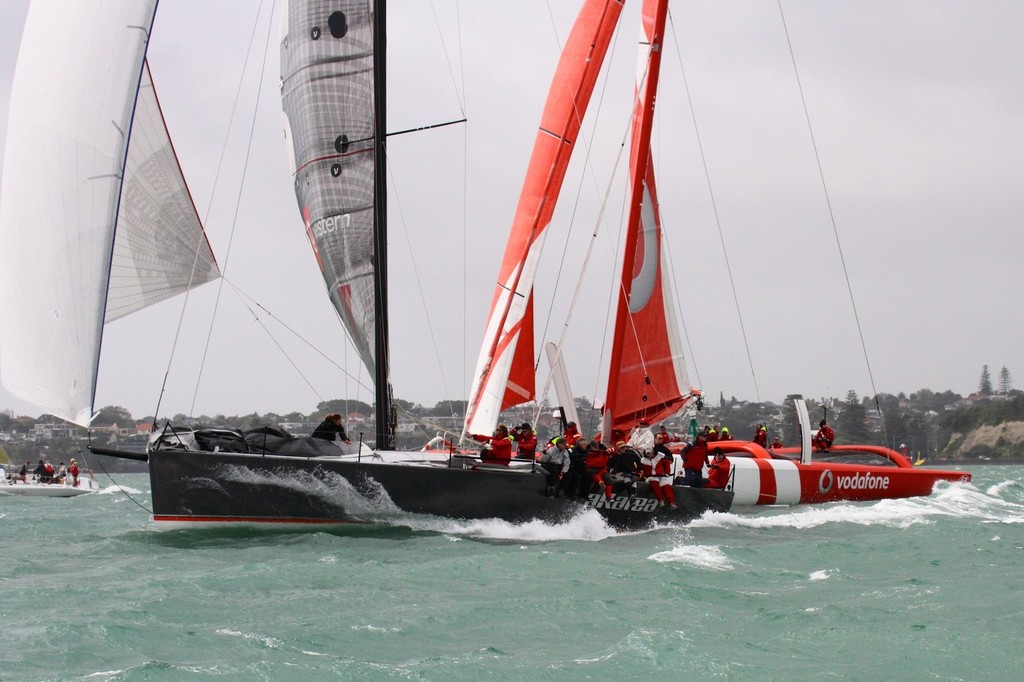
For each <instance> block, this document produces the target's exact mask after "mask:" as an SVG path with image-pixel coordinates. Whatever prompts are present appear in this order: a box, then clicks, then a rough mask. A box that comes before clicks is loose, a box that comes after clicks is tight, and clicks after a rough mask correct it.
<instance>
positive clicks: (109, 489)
mask: <svg viewBox="0 0 1024 682" xmlns="http://www.w3.org/2000/svg"><path fill="white" fill-rule="evenodd" d="M95 494H96V495H121V494H127V495H141V494H142V491H141V490H139V489H137V488H130V487H128V486H126V485H121V484H119V483H115V484H114V485H108V486H104V487H102V488H100V489H99V490H97V491H96V493H95Z"/></svg>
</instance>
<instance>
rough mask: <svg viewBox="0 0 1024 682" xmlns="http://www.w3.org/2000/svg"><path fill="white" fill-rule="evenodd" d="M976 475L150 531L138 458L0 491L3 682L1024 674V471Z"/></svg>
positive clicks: (995, 469)
mask: <svg viewBox="0 0 1024 682" xmlns="http://www.w3.org/2000/svg"><path fill="white" fill-rule="evenodd" d="M970 471H971V473H972V474H973V475H974V483H973V484H970V485H959V484H958V485H942V486H941V487H939V488H938V489H937V490H936V491H935V492H934V493H933V494H932V496H931V497H928V498H917V499H909V500H893V501H883V502H875V503H858V504H845V503H840V504H831V505H820V506H805V507H793V508H767V509H762V510H758V511H756V512H751V513H743V514H720V515H709V516H707V517H705V518H702V519H699V520H697V521H695V522H693V523H691V524H688V525H686V526H679V527H665V528H658V529H654V530H650V531H647V532H642V533H626V534H620V533H616V532H614V531H612V530H610V529H609V528H607V527H606V526H605V525H604V523H603V522H602V521H601V519H600V518H599V517H598V516H597V515H596V514H595V513H593V512H588V513H585V514H583V515H582V516H580V517H578V518H576V519H574V520H572V521H571V522H569V523H566V524H564V525H557V526H552V525H546V524H539V523H538V524H526V525H511V524H507V523H503V522H497V521H484V522H472V523H461V522H455V521H450V520H445V519H436V518H429V517H413V516H410V517H406V518H404V519H403V522H404V523H406V524H407V525H405V526H403V527H368V528H345V529H342V530H336V531H322V530H321V531H301V532H296V531H291V532H287V531H285V532H282V531H280V530H231V531H228V530H219V531H197V530H188V531H163V530H156V529H154V527H153V526H152V524H151V523H150V521H149V517H148V513H147V512H146V511H145V509H144V508H143V507H145V506H148V504H149V484H148V478H147V477H146V476H145V475H121V476H119V477H117V480H118V482H119V483H120V484H121V485H122V486H124V489H123V491H122V490H120V489H117V488H114V487H112V486H111V483H110V481H108V480H101V483H103V484H104V485H107V486H110V487H108V488H107V489H106V490H104V491H103V492H102V493H99V494H95V495H89V496H84V497H79V498H74V499H28V498H19V497H6V496H0V679H2V680H96V681H100V680H207V679H209V680H322V679H354V680H478V679H487V680H539V679H550V680H585V679H594V680H631V679H648V680H651V679H653V680H821V679H837V680H870V681H872V682H875V681H877V680H1019V679H1022V675H1024V648H1022V635H1024V467H1017V466H981V467H973V468H971V470H970ZM140 505H141V506H140Z"/></svg>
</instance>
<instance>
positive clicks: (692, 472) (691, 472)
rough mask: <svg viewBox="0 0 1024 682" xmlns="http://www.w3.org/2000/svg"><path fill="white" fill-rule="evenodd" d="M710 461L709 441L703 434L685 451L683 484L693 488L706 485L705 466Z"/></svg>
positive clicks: (699, 434) (698, 435)
mask: <svg viewBox="0 0 1024 682" xmlns="http://www.w3.org/2000/svg"><path fill="white" fill-rule="evenodd" d="M707 459H708V440H707V436H705V435H704V434H703V433H698V434H697V440H695V441H693V443H692V444H690V445H688V446H687V447H686V449H685V450H683V483H684V484H685V485H688V486H691V487H693V488H700V487H701V486H703V485H704V473H703V472H704V464H705V463H707Z"/></svg>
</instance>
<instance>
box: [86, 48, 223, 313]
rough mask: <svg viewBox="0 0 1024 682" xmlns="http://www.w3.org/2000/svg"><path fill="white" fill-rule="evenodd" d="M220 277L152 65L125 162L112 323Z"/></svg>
mask: <svg viewBox="0 0 1024 682" xmlns="http://www.w3.org/2000/svg"><path fill="white" fill-rule="evenodd" d="M219 276H220V268H219V267H218V266H217V261H216V260H215V259H214V257H213V251H212V250H211V249H210V244H209V242H208V241H207V239H206V233H205V232H204V231H203V226H202V223H201V222H200V220H199V215H198V214H197V212H196V208H195V205H194V204H193V203H192V196H191V194H189V191H188V186H187V185H186V184H185V177H184V175H182V172H181V167H180V166H179V165H178V158H177V156H175V154H174V147H172V146H171V139H170V136H169V135H168V134H167V127H166V126H165V125H164V118H163V114H162V112H161V110H160V103H159V101H158V100H157V96H156V90H155V89H154V87H153V79H152V78H151V77H150V74H149V65H148V64H146V66H145V68H144V69H143V72H142V80H141V82H140V83H139V95H138V99H137V101H136V104H135V116H134V120H133V123H132V134H131V142H130V143H129V145H128V158H127V160H126V161H125V169H124V185H123V187H122V190H121V205H120V210H119V211H118V214H117V234H116V236H115V237H114V257H113V261H112V262H111V264H110V284H109V287H108V294H107V311H106V321H107V322H110V321H111V320H116V319H118V318H120V317H124V316H125V315H128V314H129V313H132V312H135V311H136V310H139V309H141V308H144V307H146V306H148V305H151V304H153V303H157V302H158V301H162V300H164V299H166V298H170V297H171V296H174V295H176V294H179V293H182V292H184V291H186V290H187V289H189V288H194V287H197V286H199V285H200V284H205V283H207V282H210V281H213V280H215V279H217V277H219Z"/></svg>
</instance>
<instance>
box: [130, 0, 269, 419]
mask: <svg viewBox="0 0 1024 682" xmlns="http://www.w3.org/2000/svg"><path fill="white" fill-rule="evenodd" d="M263 4H264V3H263V2H262V0H261V2H260V4H259V7H258V8H257V10H256V17H255V19H253V25H252V30H251V31H250V33H249V45H248V46H247V47H246V50H245V59H243V60H242V72H241V74H240V75H239V78H238V87H237V88H235V101H234V103H232V105H231V114H230V115H229V117H228V128H227V131H225V133H224V142H223V144H222V145H221V151H220V159H219V160H218V161H217V171H216V172H215V173H214V176H213V186H212V187H211V189H210V200H209V201H208V202H207V204H206V212H205V215H204V217H203V221H202V226H203V239H200V240H199V241H198V242H197V244H196V252H195V255H194V256H193V259H192V272H191V273H190V274H189V286H188V288H187V289H185V296H184V297H183V299H182V302H181V312H180V313H179V314H178V325H177V327H176V328H175V330H174V339H173V341H172V342H171V349H170V353H169V354H168V357H167V367H166V368H165V369H164V378H163V381H162V382H161V384H160V392H159V393H158V394H157V400H156V408H155V409H154V410H153V414H154V416H155V415H159V414H160V405H161V404H162V403H163V398H164V393H165V392H166V390H167V380H168V378H169V377H170V375H171V364H172V363H173V362H174V356H175V355H176V351H177V348H178V341H179V340H180V339H181V331H182V327H183V326H184V324H185V310H187V309H188V303H189V300H190V299H191V295H192V282H193V281H194V279H195V273H196V267H197V265H198V262H199V254H200V252H201V249H202V247H203V244H204V243H206V244H208V243H209V241H208V240H207V239H206V224H207V221H208V220H209V219H210V212H211V211H212V210H213V200H214V197H216V196H217V186H218V184H219V183H220V174H221V171H222V170H223V168H224V159H225V158H226V157H227V148H228V139H230V137H231V129H232V127H233V124H234V121H235V112H236V111H237V110H238V102H239V100H240V99H241V96H242V83H243V81H244V76H245V71H246V67H247V66H248V64H249V57H250V56H251V55H252V48H253V45H254V44H255V42H256V28H257V27H258V26H259V19H260V14H262V12H263ZM272 9H273V8H272ZM152 81H153V78H152V74H150V85H151V87H152V88H153V96H154V97H156V85H154V84H153V83H152ZM159 107H160V102H159V100H157V108H159ZM165 127H166V126H165ZM167 135H168V138H169V137H170V133H168V134H167ZM172 148H173V144H172ZM184 177H185V176H184V172H182V178H184ZM153 428H154V429H155V428H156V419H155V418H154V419H153Z"/></svg>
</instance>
